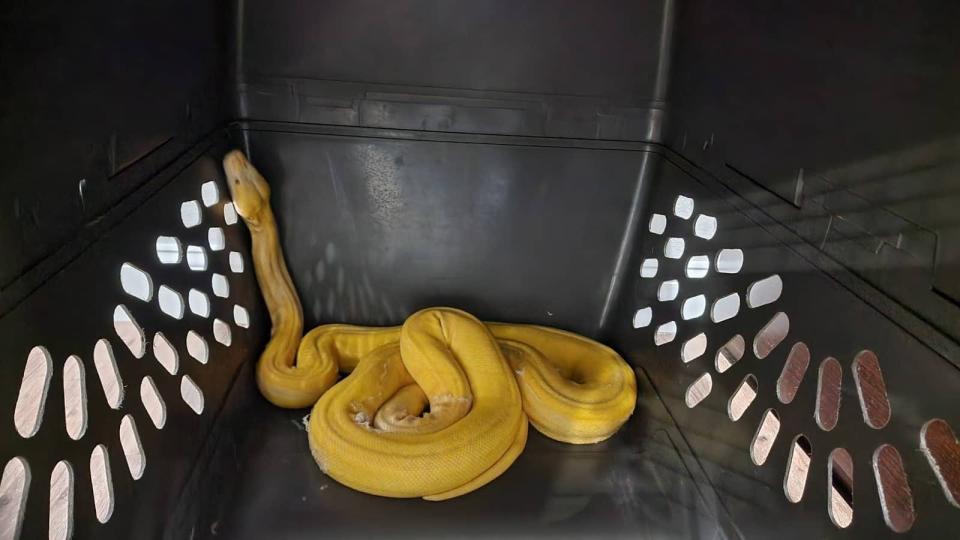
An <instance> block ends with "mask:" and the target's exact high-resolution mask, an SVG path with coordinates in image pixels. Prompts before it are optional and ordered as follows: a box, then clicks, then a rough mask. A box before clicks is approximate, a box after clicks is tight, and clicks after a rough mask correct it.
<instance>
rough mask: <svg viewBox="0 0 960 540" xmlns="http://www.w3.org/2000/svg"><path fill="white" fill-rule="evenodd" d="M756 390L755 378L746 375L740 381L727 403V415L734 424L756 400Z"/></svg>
mask: <svg viewBox="0 0 960 540" xmlns="http://www.w3.org/2000/svg"><path fill="white" fill-rule="evenodd" d="M757 388H758V386H757V378H756V377H754V376H753V375H747V376H746V377H744V378H743V380H742V381H740V386H738V387H737V390H736V391H735V392H734V393H733V395H732V396H730V401H729V402H728V403H727V415H728V416H730V419H731V420H733V421H734V422H736V421H737V420H740V418H742V417H743V413H745V412H747V409H749V408H750V404H752V403H753V400H754V399H756V398H757Z"/></svg>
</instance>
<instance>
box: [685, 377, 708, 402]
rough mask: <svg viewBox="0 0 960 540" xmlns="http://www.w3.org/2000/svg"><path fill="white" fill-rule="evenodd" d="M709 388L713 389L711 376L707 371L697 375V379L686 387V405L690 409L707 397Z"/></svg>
mask: <svg viewBox="0 0 960 540" xmlns="http://www.w3.org/2000/svg"><path fill="white" fill-rule="evenodd" d="M711 390H713V378H712V377H710V374H709V373H704V374H703V375H700V376H699V377H697V379H696V380H695V381H693V382H692V383H691V384H690V386H688V387H687V392H686V395H685V397H684V401H685V402H686V404H687V407H690V408H691V409H692V408H693V407H696V406H697V405H698V404H699V403H700V402H701V401H703V400H704V399H707V396H709V395H710V391H711Z"/></svg>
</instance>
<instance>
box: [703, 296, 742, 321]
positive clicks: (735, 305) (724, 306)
mask: <svg viewBox="0 0 960 540" xmlns="http://www.w3.org/2000/svg"><path fill="white" fill-rule="evenodd" d="M739 312H740V295H739V294H737V293H732V294H728V295H726V296H723V297H720V298H718V299H717V300H716V301H715V302H714V303H713V306H712V307H711V308H710V320H711V321H713V322H715V323H719V322H723V321H726V320H729V319H732V318H734V317H736V316H737V313H739Z"/></svg>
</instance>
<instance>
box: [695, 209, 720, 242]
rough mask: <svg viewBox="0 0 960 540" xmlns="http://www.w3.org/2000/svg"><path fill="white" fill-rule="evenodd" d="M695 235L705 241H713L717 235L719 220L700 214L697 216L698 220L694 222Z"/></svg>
mask: <svg viewBox="0 0 960 540" xmlns="http://www.w3.org/2000/svg"><path fill="white" fill-rule="evenodd" d="M693 234H695V235H696V236H698V237H700V238H703V239H704V240H711V239H713V236H714V235H715V234H717V218H715V217H713V216H708V215H706V214H700V215H699V216H697V220H696V221H695V222H693Z"/></svg>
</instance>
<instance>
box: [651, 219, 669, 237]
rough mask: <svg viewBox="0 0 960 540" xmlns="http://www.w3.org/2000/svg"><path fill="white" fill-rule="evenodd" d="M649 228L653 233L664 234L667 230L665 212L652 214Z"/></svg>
mask: <svg viewBox="0 0 960 540" xmlns="http://www.w3.org/2000/svg"><path fill="white" fill-rule="evenodd" d="M649 230H650V232H652V233H653V234H663V231H665V230H667V216H665V215H663V214H654V215H652V216H650V226H649Z"/></svg>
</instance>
